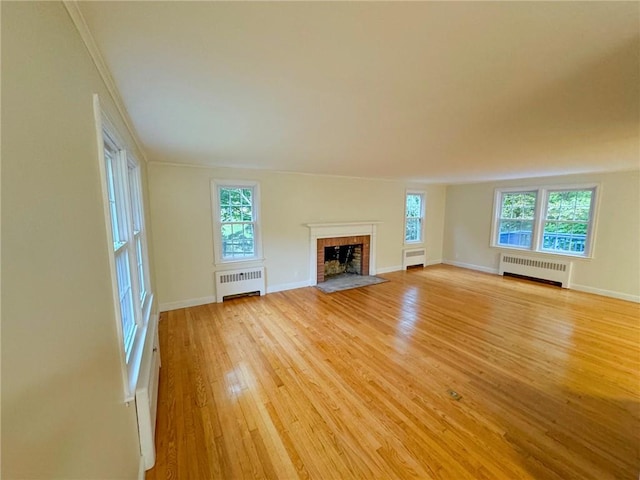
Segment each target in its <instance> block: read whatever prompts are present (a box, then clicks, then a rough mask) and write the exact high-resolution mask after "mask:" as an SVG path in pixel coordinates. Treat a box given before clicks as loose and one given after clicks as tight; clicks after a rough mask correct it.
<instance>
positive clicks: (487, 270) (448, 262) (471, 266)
mask: <svg viewBox="0 0 640 480" xmlns="http://www.w3.org/2000/svg"><path fill="white" fill-rule="evenodd" d="M442 263H444V264H445V265H453V266H454V267H461V268H466V269H469V270H476V271H478V272H484V273H493V274H494V275H497V274H498V269H497V268H491V267H484V266H482V265H474V264H472V263H464V262H455V261H453V260H442Z"/></svg>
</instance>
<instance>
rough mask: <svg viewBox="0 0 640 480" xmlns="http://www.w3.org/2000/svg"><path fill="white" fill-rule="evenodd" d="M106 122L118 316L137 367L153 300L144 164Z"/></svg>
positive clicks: (131, 360)
mask: <svg viewBox="0 0 640 480" xmlns="http://www.w3.org/2000/svg"><path fill="white" fill-rule="evenodd" d="M103 122H104V123H105V127H104V130H103V132H102V133H103V152H104V168H105V183H106V197H107V199H106V200H107V201H108V204H109V205H108V211H109V221H110V224H111V234H112V237H113V262H114V267H115V271H114V273H115V287H116V288H117V301H118V307H119V308H118V314H119V315H118V316H119V323H120V325H121V333H122V343H123V347H124V356H125V362H126V364H127V366H128V367H130V366H131V368H134V367H132V365H134V364H135V363H136V362H138V361H139V358H138V357H139V356H140V354H141V343H142V341H143V338H142V337H143V335H144V334H143V330H144V327H145V326H146V324H147V322H148V320H149V315H150V310H151V302H152V295H151V293H150V284H149V273H148V272H149V269H148V256H147V255H148V254H147V246H146V236H145V235H146V234H145V229H144V208H143V203H142V186H141V179H140V167H139V166H138V163H137V162H136V160H135V159H134V158H133V157H132V156H131V155H129V154H128V153H127V151H126V150H125V149H124V148H123V147H122V143H121V142H120V141H119V140H117V136H116V135H115V134H114V132H113V127H111V126H110V125H109V126H107V125H106V121H105V120H103ZM130 364H131V365H130ZM136 368H137V367H136ZM131 381H133V379H132V380H131Z"/></svg>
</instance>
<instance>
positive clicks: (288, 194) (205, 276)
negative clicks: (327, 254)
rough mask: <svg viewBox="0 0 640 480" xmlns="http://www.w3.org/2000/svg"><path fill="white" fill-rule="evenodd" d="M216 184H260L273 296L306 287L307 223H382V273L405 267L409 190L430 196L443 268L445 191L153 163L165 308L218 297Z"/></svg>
mask: <svg viewBox="0 0 640 480" xmlns="http://www.w3.org/2000/svg"><path fill="white" fill-rule="evenodd" d="M212 179H234V180H257V181H259V182H260V189H261V197H262V198H261V200H262V201H261V207H262V210H261V211H262V238H263V250H264V252H263V253H264V258H265V262H264V264H265V267H266V275H267V288H268V290H273V289H280V288H288V287H294V286H301V285H302V284H303V283H304V282H306V281H307V280H308V279H309V229H308V228H307V227H306V226H305V224H306V223H312V222H349V221H370V220H371V221H380V222H382V224H380V225H379V226H378V235H377V267H378V269H387V268H394V267H399V266H400V265H401V264H402V257H401V253H402V248H403V240H404V238H403V228H404V223H403V222H404V220H403V216H404V195H405V190H406V189H407V188H416V187H417V188H419V189H423V190H425V191H426V192H427V200H426V205H427V213H426V218H427V220H426V232H427V233H426V243H425V246H426V248H427V254H428V259H429V260H430V261H436V262H439V261H440V259H441V258H442V229H443V222H444V198H445V197H444V194H445V188H444V187H442V186H422V187H421V186H420V185H415V184H414V185H411V184H404V183H402V182H393V181H383V180H367V179H355V178H345V177H330V176H318V175H299V174H287V173H273V172H265V171H258V170H240V169H228V168H219V169H209V168H199V167H184V166H170V165H163V164H155V163H151V164H150V165H149V190H150V203H151V224H152V226H153V232H154V246H155V248H154V257H155V259H156V271H157V293H158V296H159V302H160V304H161V307H162V306H165V307H166V306H167V305H171V306H176V305H179V304H182V303H184V302H188V301H192V300H193V301H195V300H198V299H202V301H204V300H205V299H207V298H210V297H211V296H213V295H214V294H215V290H214V271H215V266H214V264H213V263H214V251H213V231H212V207H211V180H212Z"/></svg>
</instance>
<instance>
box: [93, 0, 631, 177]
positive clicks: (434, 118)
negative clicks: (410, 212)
mask: <svg viewBox="0 0 640 480" xmlns="http://www.w3.org/2000/svg"><path fill="white" fill-rule="evenodd" d="M80 8H81V11H82V13H83V15H84V17H85V19H86V22H87V24H88V26H89V28H90V30H91V32H92V34H93V36H94V38H95V41H96V43H97V45H98V47H99V49H100V51H101V52H102V55H103V56H104V58H105V60H106V63H107V65H108V67H109V69H110V71H111V74H112V76H113V78H114V79H115V82H116V85H117V87H118V90H119V92H120V95H121V97H122V99H123V101H124V104H125V106H126V109H127V111H128V112H129V115H130V117H131V119H132V121H133V124H134V127H135V129H136V130H137V134H138V136H139V139H140V140H141V142H142V144H143V145H144V148H145V151H146V153H147V156H148V157H149V159H150V160H152V161H158V162H171V163H188V164H203V165H216V166H230V167H251V168H262V169H270V170H279V171H295V172H308V173H324V174H336V175H353V176H370V177H388V178H402V179H412V180H418V181H427V182H466V181H479V180H489V179H503V178H517V177H525V176H538V175H552V174H561V173H576V172H591V171H605V170H623V169H633V168H639V167H640V138H639V135H640V122H639V115H640V113H639V112H640V93H639V92H640V27H639V16H640V3H638V2H626V3H625V2H575V3H574V2H568V3H564V2H541V3H536V2H514V3H506V2H505V3H502V2H495V3H494V2H491V3H483V2H477V3H475V2H471V3H469V2H464V3H462V2H461V3H455V2H433V3H430V2H429V3H414V2H384V3H383V2H358V3H356V2H349V3H336V2H327V3H324V2H310V3H306V2H305V3H303V2H278V3H275V2H274V3H269V2H256V3H253V2H250V3H247V2H238V3H236V2H224V3H214V2H81V3H80Z"/></svg>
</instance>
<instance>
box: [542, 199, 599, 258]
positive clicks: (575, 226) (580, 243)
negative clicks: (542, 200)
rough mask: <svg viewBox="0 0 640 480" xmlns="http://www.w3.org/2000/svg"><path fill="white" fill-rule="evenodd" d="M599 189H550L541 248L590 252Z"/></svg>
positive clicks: (553, 250)
mask: <svg viewBox="0 0 640 480" xmlns="http://www.w3.org/2000/svg"><path fill="white" fill-rule="evenodd" d="M594 193H595V188H591V189H587V190H550V191H548V192H547V198H546V208H545V219H544V230H543V232H542V245H541V249H542V250H543V251H546V252H562V253H569V254H574V255H584V254H585V251H588V244H587V242H588V233H589V231H590V226H591V217H592V205H593V197H594Z"/></svg>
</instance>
